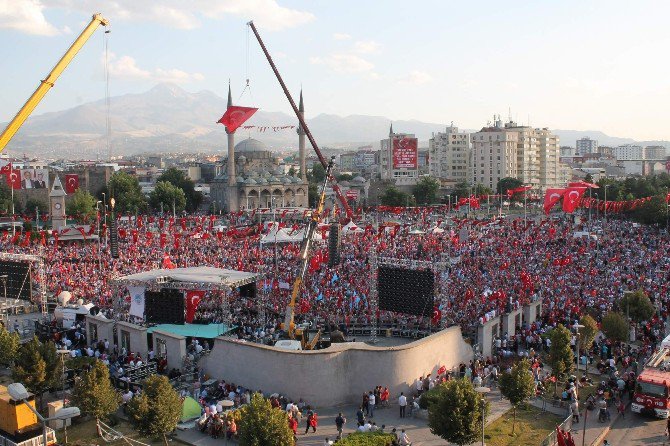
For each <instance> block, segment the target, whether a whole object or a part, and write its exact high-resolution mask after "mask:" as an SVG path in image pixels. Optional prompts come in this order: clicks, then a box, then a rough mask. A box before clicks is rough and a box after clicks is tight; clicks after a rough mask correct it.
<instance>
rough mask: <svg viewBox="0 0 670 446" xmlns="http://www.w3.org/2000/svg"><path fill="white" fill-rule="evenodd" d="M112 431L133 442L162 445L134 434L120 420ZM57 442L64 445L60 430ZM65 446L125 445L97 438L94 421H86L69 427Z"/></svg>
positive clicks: (63, 436)
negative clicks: (66, 445) (125, 436)
mask: <svg viewBox="0 0 670 446" xmlns="http://www.w3.org/2000/svg"><path fill="white" fill-rule="evenodd" d="M112 429H114V430H116V431H118V432H121V433H122V434H124V435H127V436H128V437H129V438H132V439H133V440H137V441H141V442H142V443H146V444H149V445H152V446H158V445H163V444H164V443H163V440H162V439H150V438H145V437H143V436H142V435H140V434H139V433H137V432H135V431H134V430H133V428H132V426H131V425H130V423H128V422H126V421H124V420H120V421H119V423H118V424H117V425H116V426H112ZM57 436H58V442H59V443H60V444H64V443H65V432H64V431H63V430H62V429H61V430H59V431H58V432H57ZM67 444H68V445H74V446H89V445H100V446H102V445H106V444H124V445H125V444H126V443H125V442H124V441H123V440H121V439H119V440H117V441H114V442H112V443H107V442H106V441H105V440H104V439H102V438H100V437H98V434H97V432H96V428H95V420H88V421H84V422H80V423H76V424H75V423H72V425H71V426H70V427H68V428H67Z"/></svg>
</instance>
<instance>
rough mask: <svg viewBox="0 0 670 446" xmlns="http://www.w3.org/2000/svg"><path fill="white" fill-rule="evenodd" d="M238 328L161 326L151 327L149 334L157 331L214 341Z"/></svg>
mask: <svg viewBox="0 0 670 446" xmlns="http://www.w3.org/2000/svg"><path fill="white" fill-rule="evenodd" d="M236 328H237V327H235V326H232V327H228V326H227V325H225V324H184V325H181V324H159V325H154V326H153V327H149V328H148V329H147V333H148V334H151V333H153V332H154V331H155V330H160V331H164V332H167V333H171V334H174V335H178V336H184V337H187V338H205V339H214V338H216V337H218V336H221V335H225V334H226V333H229V332H231V331H233V330H235V329H236Z"/></svg>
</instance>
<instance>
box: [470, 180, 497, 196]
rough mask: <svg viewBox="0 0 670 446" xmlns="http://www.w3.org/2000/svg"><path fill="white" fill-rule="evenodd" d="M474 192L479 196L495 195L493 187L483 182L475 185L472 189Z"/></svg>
mask: <svg viewBox="0 0 670 446" xmlns="http://www.w3.org/2000/svg"><path fill="white" fill-rule="evenodd" d="M472 194H473V195H476V196H478V197H481V196H484V195H493V189H491V188H490V187H486V186H484V185H483V184H479V183H478V184H475V187H474V188H473V189H472Z"/></svg>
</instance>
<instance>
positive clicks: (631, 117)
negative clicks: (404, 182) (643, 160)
mask: <svg viewBox="0 0 670 446" xmlns="http://www.w3.org/2000/svg"><path fill="white" fill-rule="evenodd" d="M95 11H100V12H102V13H103V15H105V16H106V17H107V18H108V19H109V20H110V22H111V24H112V25H111V29H112V33H111V34H110V35H109V50H110V59H109V63H110V74H111V83H110V89H111V94H112V95H119V94H125V93H138V92H143V91H146V90H148V89H149V88H151V87H152V86H153V85H155V84H156V83H158V82H165V81H169V82H175V83H178V84H179V85H181V86H182V87H183V88H185V89H186V90H188V91H199V90H204V89H207V90H211V91H213V92H215V93H217V94H219V95H222V96H223V95H225V94H226V89H227V83H228V79H229V78H230V79H231V82H232V86H233V94H234V100H235V101H236V102H240V103H242V104H243V105H254V106H258V107H261V108H263V109H265V110H268V111H289V107H288V104H287V103H286V100H285V98H284V97H283V94H282V92H281V90H280V88H279V86H278V84H277V81H276V80H275V79H274V76H273V75H272V73H271V71H270V68H269V67H268V65H267V63H266V62H265V60H264V58H263V56H262V53H261V51H260V48H259V47H258V44H257V43H256V41H255V40H254V38H253V36H251V35H250V36H249V39H247V29H246V26H245V23H246V21H247V20H248V19H254V20H255V22H256V24H257V26H258V27H259V29H260V32H261V34H262V36H263V38H264V40H265V41H266V44H267V45H268V47H269V49H270V51H271V53H272V54H273V56H274V57H275V59H276V62H277V64H278V66H279V68H280V71H281V73H282V75H283V76H284V78H285V80H286V82H287V84H288V85H289V88H291V90H292V91H293V92H294V93H295V94H296V95H297V93H298V91H299V88H300V85H301V84H302V85H303V87H304V90H305V102H306V106H307V114H308V116H315V115H316V114H319V113H332V114H338V115H350V114H370V115H381V116H387V117H389V118H391V119H418V120H423V121H430V122H438V123H444V124H448V123H449V122H450V121H452V120H453V121H454V123H455V124H456V125H458V126H460V127H463V128H478V127H480V126H482V125H484V124H485V123H486V121H487V120H490V119H491V116H492V115H493V114H494V113H500V114H502V115H503V117H506V116H507V115H508V109H510V108H511V113H512V116H513V117H514V118H515V119H516V120H517V121H519V122H522V123H526V122H528V120H529V119H530V123H531V124H532V125H534V126H542V127H545V126H546V127H550V128H561V129H577V130H602V131H604V132H606V133H608V134H610V135H613V136H628V137H633V138H637V139H670V129H669V128H668V124H667V119H666V116H667V114H668V113H667V104H668V103H670V85H669V81H668V79H670V78H669V77H668V74H667V73H668V71H669V70H668V68H670V66H669V65H670V64H669V62H668V57H667V48H668V47H670V33H668V31H667V23H666V22H667V17H668V13H670V2H667V1H643V0H640V1H636V2H630V1H618V0H610V1H584V0H582V1H573V0H562V1H554V2H550V1H539V0H535V1H522V0H516V1H507V2H502V1H497V2H493V1H471V2H463V1H460V2H457V1H447V0H443V1H427V0H426V1H423V0H416V1H407V0H403V1H396V0H385V1H381V0H376V1H373V0H368V1H360V0H359V1H349V0H337V1H302V0H209V1H205V0H160V1H159V0H153V1H149V0H133V1H130V0H116V1H114V2H112V1H101V0H0V41H2V43H3V44H2V45H0V60H2V61H3V63H2V69H1V70H0V79H1V80H2V89H0V120H2V121H6V120H7V119H9V118H11V117H12V116H13V115H14V113H15V112H16V111H17V110H18V108H19V107H20V106H21V105H22V104H23V102H24V101H25V99H26V98H27V97H28V95H29V94H30V93H31V92H32V91H33V90H34V88H35V87H36V86H37V84H38V82H39V80H40V79H42V78H43V77H44V76H45V75H46V73H47V72H48V71H49V69H50V68H51V67H52V66H53V64H54V63H55V62H56V61H57V59H58V58H59V57H60V56H61V54H62V53H63V52H64V51H65V49H66V48H67V47H68V46H69V45H70V43H71V42H72V40H73V39H74V38H75V36H76V35H77V34H78V33H79V32H80V31H81V29H82V28H83V27H84V25H85V24H86V23H87V22H88V20H89V18H90V15H91V13H92V12H95ZM103 43H104V38H103V33H102V32H100V31H98V32H97V33H96V34H95V35H94V36H93V37H92V38H91V40H90V41H89V43H88V44H87V45H86V46H85V48H84V49H83V50H82V52H81V53H80V54H79V55H78V56H77V58H76V59H75V61H74V62H73V63H72V64H71V65H70V67H69V68H68V69H67V70H66V72H65V73H64V74H63V76H62V77H61V79H60V80H59V81H58V83H57V84H56V87H55V88H54V89H52V91H51V92H49V94H48V96H47V97H46V98H45V99H44V101H43V103H42V104H41V105H40V106H39V107H38V109H37V110H36V113H38V114H39V113H43V112H47V111H55V110H61V109H64V108H69V107H72V106H75V105H77V104H79V103H82V102H87V101H91V100H96V99H101V98H103V97H104V91H105V83H104V81H103V79H104V77H103V73H104V71H103V64H102V61H103V59H104V52H103ZM247 44H248V47H249V50H248V51H247ZM247 56H248V59H249V68H248V70H247V63H246V60H247ZM247 76H248V77H249V78H250V83H251V95H248V94H245V95H244V96H243V97H242V98H241V99H240V98H239V95H240V93H241V90H242V88H243V86H244V83H245V79H246V78H247ZM398 130H402V129H398Z"/></svg>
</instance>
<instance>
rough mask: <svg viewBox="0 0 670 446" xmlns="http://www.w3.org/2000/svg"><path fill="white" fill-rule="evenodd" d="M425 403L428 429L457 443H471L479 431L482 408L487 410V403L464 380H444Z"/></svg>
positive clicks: (460, 444)
mask: <svg viewBox="0 0 670 446" xmlns="http://www.w3.org/2000/svg"><path fill="white" fill-rule="evenodd" d="M435 388H439V390H438V392H437V396H436V398H435V400H434V402H433V403H432V404H430V405H429V406H428V427H430V431H431V432H432V433H433V434H435V435H438V436H440V437H441V438H443V439H444V440H446V441H449V442H451V443H456V444H457V445H459V446H463V445H466V444H471V443H474V442H475V441H477V440H478V439H479V436H480V435H481V432H482V410H484V412H485V413H487V412H488V406H489V405H488V403H487V402H486V401H485V400H484V399H483V397H482V396H481V395H480V394H478V393H477V392H476V391H475V389H474V387H473V386H472V383H471V382H470V381H469V380H465V379H454V380H450V381H447V382H445V383H444V384H441V385H439V386H437V387H435Z"/></svg>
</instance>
